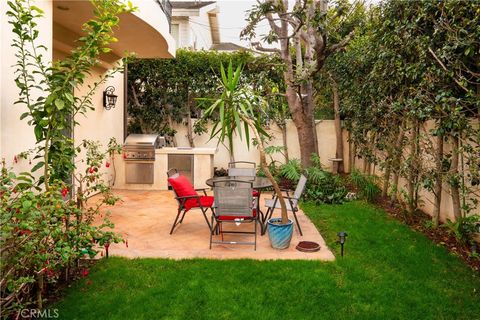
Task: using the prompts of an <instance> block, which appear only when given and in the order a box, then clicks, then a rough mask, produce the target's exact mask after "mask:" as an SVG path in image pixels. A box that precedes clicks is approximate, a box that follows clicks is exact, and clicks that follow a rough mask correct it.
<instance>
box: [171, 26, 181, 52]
mask: <svg viewBox="0 0 480 320" xmlns="http://www.w3.org/2000/svg"><path fill="white" fill-rule="evenodd" d="M170 34H171V35H172V37H173V39H175V42H176V43H177V47H180V27H179V25H178V23H177V24H172V30H171V32H170Z"/></svg>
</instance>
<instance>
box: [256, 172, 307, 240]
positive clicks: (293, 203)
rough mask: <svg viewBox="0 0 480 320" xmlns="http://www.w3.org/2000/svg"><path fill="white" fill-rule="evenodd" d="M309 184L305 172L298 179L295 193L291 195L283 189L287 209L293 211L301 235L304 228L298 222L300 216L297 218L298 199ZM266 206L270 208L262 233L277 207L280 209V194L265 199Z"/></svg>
mask: <svg viewBox="0 0 480 320" xmlns="http://www.w3.org/2000/svg"><path fill="white" fill-rule="evenodd" d="M306 185H307V177H305V176H304V175H303V174H302V175H301V176H300V179H299V180H298V183H297V187H296V188H295V192H294V193H293V195H290V192H289V190H283V191H284V192H285V194H284V195H283V198H284V199H285V204H286V206H287V211H290V212H293V217H294V218H295V223H296V224H297V227H298V231H299V232H300V235H301V236H303V233H302V228H301V227H300V224H299V223H298V218H297V211H298V201H299V200H300V198H301V197H302V194H303V191H304V190H305V186H306ZM265 206H266V207H267V208H268V209H267V212H266V214H265V216H266V219H265V226H264V228H263V230H262V234H264V233H265V231H266V228H267V224H266V222H267V221H268V220H270V219H271V218H272V215H273V211H274V210H275V209H280V208H281V206H280V201H278V196H276V195H274V197H273V199H267V200H265Z"/></svg>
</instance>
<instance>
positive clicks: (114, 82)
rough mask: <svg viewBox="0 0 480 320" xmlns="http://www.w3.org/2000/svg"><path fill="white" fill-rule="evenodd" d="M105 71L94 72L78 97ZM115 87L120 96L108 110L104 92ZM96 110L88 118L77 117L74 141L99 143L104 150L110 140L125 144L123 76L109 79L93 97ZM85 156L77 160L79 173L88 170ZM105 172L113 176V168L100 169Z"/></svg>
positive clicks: (97, 70) (79, 156) (89, 112)
mask: <svg viewBox="0 0 480 320" xmlns="http://www.w3.org/2000/svg"><path fill="white" fill-rule="evenodd" d="M104 72H107V71H105V70H103V69H96V70H93V72H92V75H91V77H89V78H88V79H87V81H86V82H85V84H84V86H83V88H82V89H81V90H79V91H78V92H77V95H78V96H82V95H85V94H86V92H87V91H88V86H89V85H93V83H94V82H95V81H97V80H98V78H99V77H100V76H101V75H102V74H103V73H104ZM108 86H113V87H115V94H116V95H117V96H118V98H117V103H116V105H115V108H112V109H110V110H106V109H105V108H104V107H103V91H104V90H105V88H106V87H108ZM92 102H93V105H94V107H95V110H91V111H88V112H87V114H86V116H83V115H77V117H76V118H75V120H76V121H77V122H78V123H79V124H78V125H77V126H76V127H75V130H74V139H75V142H76V144H77V145H78V144H80V143H81V142H82V141H83V140H84V139H87V140H93V141H99V142H100V143H101V144H102V146H103V147H104V148H106V147H107V145H108V142H109V141H110V138H115V139H116V140H117V142H118V143H120V144H122V143H123V112H124V85H123V74H122V73H117V74H115V75H114V77H113V78H110V79H108V80H107V81H106V82H105V83H104V84H103V85H101V86H100V87H99V89H98V91H97V92H96V93H95V94H94V96H93V97H92ZM84 158H85V154H84V153H81V154H79V155H78V157H77V159H76V163H77V172H80V173H85V170H86V169H87V167H86V164H85V162H82V159H84ZM100 170H101V171H103V172H107V171H108V172H109V173H110V174H112V167H111V168H110V169H108V170H107V168H106V167H105V166H103V167H102V168H100Z"/></svg>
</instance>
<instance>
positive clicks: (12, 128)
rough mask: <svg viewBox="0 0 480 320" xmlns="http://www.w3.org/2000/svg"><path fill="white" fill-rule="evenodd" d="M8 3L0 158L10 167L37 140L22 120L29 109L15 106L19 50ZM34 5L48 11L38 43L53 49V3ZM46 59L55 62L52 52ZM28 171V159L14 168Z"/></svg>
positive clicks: (0, 54) (0, 64)
mask: <svg viewBox="0 0 480 320" xmlns="http://www.w3.org/2000/svg"><path fill="white" fill-rule="evenodd" d="M6 2H7V1H0V14H1V21H0V25H1V34H0V40H1V41H0V42H1V47H0V68H1V74H0V84H1V85H0V112H1V113H0V116H1V117H0V118H1V120H0V155H1V158H5V160H6V163H7V166H9V167H11V166H13V165H14V161H13V159H14V156H15V155H17V154H19V153H20V152H22V151H25V150H28V149H31V148H33V147H34V146H35V137H34V135H33V127H31V126H29V125H28V124H27V120H26V119H25V120H23V121H20V115H21V114H22V113H24V112H25V111H26V110H27V109H26V107H25V106H24V105H20V104H16V105H15V104H14V102H15V101H17V100H18V95H19V89H18V88H17V86H16V84H15V74H14V71H15V67H13V65H14V64H15V63H16V57H15V53H16V50H15V48H12V47H11V44H12V40H13V37H14V34H13V33H12V30H11V25H10V24H8V20H9V18H8V17H7V15H6V12H7V10H8V9H9V7H8V5H7V3H6ZM33 2H34V4H35V5H36V6H37V7H39V8H40V9H42V10H43V11H44V12H45V13H44V17H43V18H41V19H38V20H37V21H36V22H37V24H38V29H40V30H41V32H40V34H39V37H38V38H37V40H36V44H37V45H40V44H42V45H44V46H46V47H47V48H52V2H51V1H50V0H42V1H33ZM7 8H8V9H7ZM43 58H44V61H45V62H46V63H48V61H50V60H51V59H52V51H51V50H50V49H49V50H48V51H47V52H46V53H44V54H43ZM35 95H38V92H32V96H33V97H35ZM29 168H30V166H29V165H28V160H27V161H25V160H19V163H18V164H15V169H16V170H17V171H19V172H21V171H28V170H29Z"/></svg>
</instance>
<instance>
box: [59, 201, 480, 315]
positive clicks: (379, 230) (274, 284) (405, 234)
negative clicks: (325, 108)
mask: <svg viewBox="0 0 480 320" xmlns="http://www.w3.org/2000/svg"><path fill="white" fill-rule="evenodd" d="M303 208H304V210H305V212H307V213H308V215H309V216H310V217H311V219H312V220H313V221H314V222H315V224H316V225H317V226H318V228H319V230H320V231H321V233H322V234H323V235H324V236H325V237H326V239H327V242H328V243H329V245H330V247H331V248H333V249H334V250H335V253H336V255H337V256H339V248H338V245H336V244H335V241H336V232H337V231H340V230H346V231H347V232H348V233H349V236H348V239H347V244H346V257H345V258H344V259H342V258H340V257H339V258H338V260H337V261H335V262H329V263H320V262H311V261H270V262H260V261H252V260H235V261H215V260H184V261H171V260H161V259H137V260H126V259H120V258H110V259H108V260H103V261H101V262H100V263H98V264H97V265H96V266H95V267H94V268H93V269H92V270H91V274H90V276H89V277H88V278H87V279H82V280H80V281H78V282H77V283H76V284H74V285H73V286H72V288H71V289H70V290H68V292H67V293H66V297H65V299H63V300H62V301H60V302H59V303H57V304H56V305H55V306H54V307H56V308H59V313H60V317H61V318H62V319H160V318H166V319H252V318H256V319H480V278H479V275H478V274H475V273H474V272H473V271H471V269H469V268H468V267H467V266H466V265H464V264H463V263H462V262H461V261H460V260H459V259H457V258H456V257H454V256H452V255H450V254H449V253H448V252H447V251H446V250H445V249H443V248H442V247H438V246H436V245H435V244H433V243H432V242H430V241H429V240H428V239H427V238H425V237H424V236H423V235H421V234H418V233H416V232H414V231H412V230H410V229H409V228H408V227H406V226H404V225H402V224H401V223H399V222H397V221H395V220H392V219H390V218H389V217H388V216H387V215H386V214H385V213H384V212H382V211H380V210H378V209H375V208H373V207H372V206H370V205H368V204H364V203H363V202H351V203H347V204H344V205H336V206H332V205H324V206H315V205H312V204H304V205H303ZM87 281H91V283H87Z"/></svg>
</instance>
